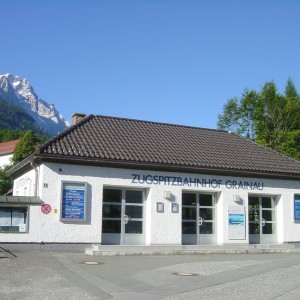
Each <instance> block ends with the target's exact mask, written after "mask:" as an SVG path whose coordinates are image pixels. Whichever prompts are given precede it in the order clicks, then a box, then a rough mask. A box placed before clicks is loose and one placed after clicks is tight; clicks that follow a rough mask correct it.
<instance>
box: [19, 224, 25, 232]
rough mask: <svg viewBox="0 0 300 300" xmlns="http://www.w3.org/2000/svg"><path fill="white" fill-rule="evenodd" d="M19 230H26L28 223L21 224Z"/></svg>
mask: <svg viewBox="0 0 300 300" xmlns="http://www.w3.org/2000/svg"><path fill="white" fill-rule="evenodd" d="M19 232H26V224H22V225H19Z"/></svg>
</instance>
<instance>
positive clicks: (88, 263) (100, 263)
mask: <svg viewBox="0 0 300 300" xmlns="http://www.w3.org/2000/svg"><path fill="white" fill-rule="evenodd" d="M82 264H85V265H103V262H99V261H83V262H82Z"/></svg>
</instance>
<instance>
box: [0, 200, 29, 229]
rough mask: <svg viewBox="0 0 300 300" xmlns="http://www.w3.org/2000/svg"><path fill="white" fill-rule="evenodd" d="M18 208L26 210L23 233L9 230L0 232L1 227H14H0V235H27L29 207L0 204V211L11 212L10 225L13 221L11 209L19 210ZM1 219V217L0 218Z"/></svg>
mask: <svg viewBox="0 0 300 300" xmlns="http://www.w3.org/2000/svg"><path fill="white" fill-rule="evenodd" d="M20 208H25V209H26V222H25V231H11V230H1V227H15V226H13V225H10V226H1V225H0V234H1V233H6V234H7V233H12V234H26V233H29V214H30V206H29V205H9V204H7V205H5V204H1V205H0V210H1V209H10V210H11V216H10V223H11V224H12V221H13V216H12V213H13V209H20ZM0 218H1V217H0Z"/></svg>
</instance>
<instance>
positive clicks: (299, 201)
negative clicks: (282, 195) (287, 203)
mask: <svg viewBox="0 0 300 300" xmlns="http://www.w3.org/2000/svg"><path fill="white" fill-rule="evenodd" d="M294 220H295V221H300V195H295V197H294Z"/></svg>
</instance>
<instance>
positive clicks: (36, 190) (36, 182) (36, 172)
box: [30, 158, 39, 197]
mask: <svg viewBox="0 0 300 300" xmlns="http://www.w3.org/2000/svg"><path fill="white" fill-rule="evenodd" d="M30 166H31V167H32V169H34V171H35V179H34V186H35V188H34V195H33V196H35V197H38V184H39V171H38V168H37V166H36V165H35V164H34V158H32V159H31V160H30Z"/></svg>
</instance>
